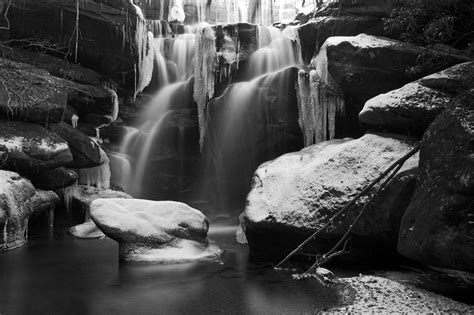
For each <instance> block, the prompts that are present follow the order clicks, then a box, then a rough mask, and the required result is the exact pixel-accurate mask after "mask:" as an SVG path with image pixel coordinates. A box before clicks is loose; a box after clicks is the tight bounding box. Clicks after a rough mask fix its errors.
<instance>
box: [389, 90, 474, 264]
mask: <svg viewBox="0 0 474 315" xmlns="http://www.w3.org/2000/svg"><path fill="white" fill-rule="evenodd" d="M473 100H474V90H470V91H469V92H467V93H464V94H462V95H461V96H459V97H458V98H457V99H456V100H454V101H453V103H452V104H450V105H448V109H446V111H444V112H443V113H442V114H441V115H440V116H438V118H437V119H436V120H435V121H434V122H433V124H432V125H431V126H430V127H429V128H428V130H427V131H426V133H425V136H424V137H423V141H422V146H421V151H420V178H419V182H418V184H417V187H416V191H415V194H414V196H413V200H412V202H411V204H410V206H409V207H408V209H407V211H406V213H405V215H404V216H403V220H402V226H401V229H400V237H399V242H398V250H399V252H400V253H401V254H402V255H405V256H407V257H409V258H412V259H414V260H416V261H419V262H422V263H424V264H427V265H433V266H436V267H442V268H450V269H460V270H466V271H470V272H472V271H474V242H473V239H474V224H473V222H474V177H473V174H474V151H473V145H472V144H473V143H474V123H473V122H474V102H473Z"/></svg>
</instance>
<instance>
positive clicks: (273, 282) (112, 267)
mask: <svg viewBox="0 0 474 315" xmlns="http://www.w3.org/2000/svg"><path fill="white" fill-rule="evenodd" d="M65 231H66V228H65V226H63V227H56V228H55V230H54V231H51V230H48V229H44V228H40V229H36V230H35V231H33V232H32V233H31V234H30V242H29V244H28V245H27V246H25V247H22V248H20V249H17V250H14V251H11V252H7V253H0V314H2V315H3V314H7V315H8V314H219V313H221V314H302V313H306V314H313V313H315V312H317V311H318V310H323V309H327V308H328V307H331V306H334V305H336V304H337V303H338V295H337V292H336V291H335V290H333V289H328V288H325V287H323V286H321V285H320V284H318V283H317V282H316V281H314V280H311V279H307V280H300V281H296V280H292V279H291V277H290V275H289V274H288V273H285V272H277V271H274V270H273V269H271V268H268V267H265V266H259V265H255V264H251V263H249V262H248V248H247V247H246V246H244V245H240V244H237V243H236V242H235V228H233V227H218V228H214V229H211V231H210V238H212V239H213V240H215V241H216V242H217V243H218V244H219V245H220V246H221V247H222V248H223V249H224V250H225V254H224V256H223V261H222V263H217V262H210V263H189V264H180V265H126V264H119V262H118V246H117V243H115V242H114V241H112V240H110V239H105V240H91V241H85V240H75V239H72V238H71V237H70V236H68V235H67V234H66V232H65Z"/></svg>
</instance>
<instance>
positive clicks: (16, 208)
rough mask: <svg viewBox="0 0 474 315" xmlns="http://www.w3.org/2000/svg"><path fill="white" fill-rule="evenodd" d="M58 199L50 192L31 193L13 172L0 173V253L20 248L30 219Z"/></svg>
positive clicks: (25, 183) (26, 182)
mask: <svg viewBox="0 0 474 315" xmlns="http://www.w3.org/2000/svg"><path fill="white" fill-rule="evenodd" d="M58 201H59V198H58V196H57V195H56V194H55V193H53V192H51V191H40V190H38V191H37V190H35V188H34V187H33V185H31V183H30V182H29V181H28V180H26V179H24V178H22V177H20V175H18V174H17V173H14V172H9V171H2V170H0V226H1V229H2V231H3V233H2V235H3V237H2V238H1V239H0V250H1V251H6V250H11V249H14V248H17V247H20V246H22V245H24V244H25V243H26V241H27V240H28V221H29V219H30V217H31V216H35V215H38V214H40V213H42V212H44V211H47V210H49V209H54V208H55V207H56V204H57V202H58Z"/></svg>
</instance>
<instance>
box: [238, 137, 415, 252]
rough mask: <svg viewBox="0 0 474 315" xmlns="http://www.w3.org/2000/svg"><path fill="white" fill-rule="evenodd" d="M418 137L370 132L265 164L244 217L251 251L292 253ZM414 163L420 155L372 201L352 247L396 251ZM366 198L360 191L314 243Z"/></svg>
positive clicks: (326, 244)
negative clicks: (359, 197) (353, 138)
mask: <svg viewBox="0 0 474 315" xmlns="http://www.w3.org/2000/svg"><path fill="white" fill-rule="evenodd" d="M414 142H415V141H414V139H412V138H407V137H401V136H397V135H383V134H366V135H365V136H363V137H362V138H360V139H356V140H351V139H345V140H332V141H327V142H321V143H320V144H316V145H313V146H310V147H307V148H305V149H303V150H301V151H299V152H294V153H289V154H286V155H283V156H281V157H279V158H277V159H275V160H273V161H270V162H267V163H265V164H262V165H261V166H260V167H259V168H258V169H257V171H256V172H255V174H254V178H253V185H252V190H251V191H250V193H249V194H248V196H247V205H246V208H245V211H244V213H243V216H242V218H241V222H242V225H243V229H244V231H245V233H246V236H247V239H248V243H249V246H250V249H251V253H252V255H256V256H257V255H258V256H260V255H261V256H265V257H266V258H271V259H278V258H282V256H284V255H286V254H288V253H289V252H291V251H292V250H293V249H294V248H296V246H297V245H299V243H301V242H302V241H303V240H304V239H305V238H306V237H308V236H309V235H311V234H312V233H313V232H314V231H315V230H317V229H318V228H320V227H321V226H323V225H324V224H325V223H326V222H327V221H328V220H329V219H330V218H331V217H332V216H333V215H334V214H335V213H336V212H337V211H339V210H340V209H342V207H344V206H345V205H346V204H347V203H348V202H349V201H350V200H352V198H354V197H355V196H356V195H357V194H358V193H360V192H361V191H362V190H363V189H364V188H365V187H366V186H367V185H369V184H370V183H371V182H372V181H373V180H374V179H375V178H377V177H378V176H379V175H380V174H381V173H382V172H383V171H385V170H386V169H387V168H388V167H389V166H390V165H391V164H392V163H394V162H395V161H396V160H398V159H399V158H400V157H402V156H403V155H405V154H406V153H407V152H408V151H410V150H411V149H412V147H413V144H414ZM417 164H418V158H417V157H413V158H411V159H410V160H409V161H407V163H406V164H405V166H404V167H403V168H402V170H401V171H400V173H399V174H398V175H396V176H395V178H394V180H393V181H392V182H391V183H390V184H389V185H388V186H387V187H386V188H385V189H384V190H383V191H382V192H381V193H380V194H379V195H377V197H376V198H375V200H374V201H373V203H371V205H369V208H368V209H367V212H366V214H365V215H364V216H363V218H362V220H361V221H360V222H359V223H358V224H357V225H356V226H355V228H354V230H353V233H352V241H351V250H352V253H353V254H356V252H357V251H358V250H360V251H365V253H366V254H371V255H376V254H381V253H388V254H395V253H396V242H397V235H398V229H399V225H400V220H401V217H402V215H403V213H404V211H405V209H406V207H407V206H408V204H409V202H410V198H411V195H412V194H413V190H414V184H415V179H416V174H417ZM367 200H368V197H367V196H365V197H362V198H361V199H360V200H359V201H358V202H357V203H356V204H355V205H354V206H353V207H352V208H351V209H349V210H348V212H347V214H346V215H345V216H343V217H342V218H340V220H339V221H337V222H335V224H334V225H333V227H332V228H330V229H328V230H326V231H325V232H323V233H322V234H321V235H320V237H318V238H317V240H316V241H315V242H314V243H312V245H313V248H314V249H318V250H327V249H328V248H330V247H332V246H333V245H334V244H335V243H334V241H337V239H338V238H340V237H341V236H342V235H343V234H344V233H345V231H346V230H347V228H348V227H349V225H350V224H352V221H353V220H354V218H355V217H356V216H357V214H358V213H359V211H360V210H361V209H362V207H363V206H364V205H365V203H366V202H367ZM368 244H371V245H372V246H369V245H368ZM367 252H368V253H367Z"/></svg>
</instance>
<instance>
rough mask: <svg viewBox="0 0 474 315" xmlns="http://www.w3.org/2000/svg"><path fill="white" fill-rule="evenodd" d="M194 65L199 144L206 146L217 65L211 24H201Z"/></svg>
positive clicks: (197, 34)
mask: <svg viewBox="0 0 474 315" xmlns="http://www.w3.org/2000/svg"><path fill="white" fill-rule="evenodd" d="M195 58H196V61H195V64H194V100H195V101H196V103H197V106H198V117H199V128H200V131H199V137H200V138H199V143H200V145H201V148H202V146H203V145H204V137H205V135H206V127H205V126H206V108H207V103H208V101H209V100H210V99H211V98H212V97H213V96H214V84H215V75H216V65H217V62H216V60H217V52H216V34H215V33H214V30H213V29H212V27H211V26H210V25H209V24H205V23H203V24H200V25H199V26H198V28H197V32H196V53H195Z"/></svg>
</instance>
